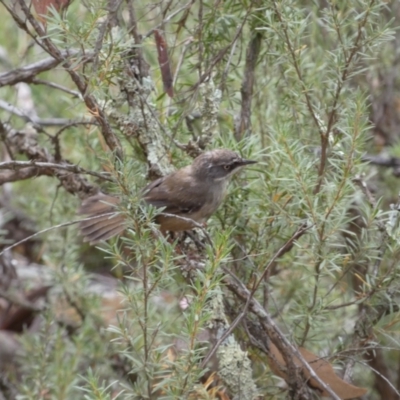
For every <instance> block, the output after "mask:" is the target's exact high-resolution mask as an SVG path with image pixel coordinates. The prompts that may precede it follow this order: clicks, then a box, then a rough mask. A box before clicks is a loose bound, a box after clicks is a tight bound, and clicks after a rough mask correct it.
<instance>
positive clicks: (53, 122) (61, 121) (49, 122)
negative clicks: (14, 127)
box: [0, 99, 94, 127]
mask: <svg viewBox="0 0 400 400" xmlns="http://www.w3.org/2000/svg"><path fill="white" fill-rule="evenodd" d="M0 108H2V109H3V110H5V111H7V112H9V113H11V114H14V115H16V116H17V117H20V118H23V119H24V120H25V121H26V122H30V123H32V124H33V125H35V126H41V127H42V126H63V125H77V124H80V125H93V124H94V121H93V120H81V121H79V120H76V121H74V120H71V119H66V118H45V119H42V118H38V117H35V116H33V115H28V114H26V113H25V112H24V111H22V110H21V109H19V108H18V107H15V106H13V105H12V104H10V103H7V102H6V101H4V100H1V99H0Z"/></svg>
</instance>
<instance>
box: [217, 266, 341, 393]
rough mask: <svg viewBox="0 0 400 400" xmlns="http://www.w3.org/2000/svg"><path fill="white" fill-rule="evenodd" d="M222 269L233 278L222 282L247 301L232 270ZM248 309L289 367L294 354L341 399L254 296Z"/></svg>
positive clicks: (312, 376) (241, 284) (328, 389)
mask: <svg viewBox="0 0 400 400" xmlns="http://www.w3.org/2000/svg"><path fill="white" fill-rule="evenodd" d="M224 271H225V272H226V273H227V274H229V275H230V276H231V277H232V278H233V279H230V278H228V277H225V278H224V280H223V282H224V283H225V285H226V287H227V288H228V289H229V290H231V291H232V292H233V293H235V294H236V295H237V296H238V297H240V298H241V299H242V300H245V301H246V302H247V300H248V299H249V297H251V292H250V291H249V290H248V289H247V288H246V286H245V285H244V284H243V283H242V282H241V281H240V279H239V278H237V277H236V276H235V275H234V274H233V272H232V271H230V270H229V269H224ZM249 309H250V311H252V312H253V313H254V314H255V315H256V316H257V317H258V319H259V321H260V323H261V325H262V327H263V328H264V329H265V330H266V332H267V334H268V336H269V337H270V338H271V339H272V338H274V339H276V340H275V341H274V343H275V342H276V343H275V345H276V346H277V347H278V350H279V351H280V352H281V353H282V356H283V357H284V359H285V361H286V364H287V366H288V368H289V369H290V367H291V365H290V364H292V365H293V368H294V369H296V367H295V365H294V363H293V361H292V360H291V359H292V357H293V356H295V357H296V358H297V359H298V360H299V361H300V363H301V364H302V366H303V367H304V369H306V370H307V372H308V373H309V374H310V378H312V379H315V380H316V381H317V382H318V384H319V385H320V386H321V387H322V388H323V389H324V390H325V391H326V392H328V393H329V394H330V395H331V396H332V398H333V399H335V400H341V399H340V397H339V396H338V395H337V394H336V393H335V392H334V391H333V390H332V389H331V388H330V387H329V386H328V385H327V384H326V383H325V382H324V381H323V380H322V379H321V378H320V377H319V376H318V375H317V374H316V373H315V371H314V370H313V369H312V368H311V367H310V364H309V363H308V362H307V361H306V360H305V359H304V357H303V356H302V354H301V353H300V352H299V350H298V349H297V348H296V347H295V346H294V345H292V344H291V343H290V342H289V340H288V339H287V338H286V337H285V335H284V334H283V332H281V330H280V329H279V328H278V327H277V325H276V324H275V322H274V321H273V320H272V318H271V317H270V315H269V314H268V313H267V311H266V310H265V309H264V308H263V307H262V306H261V304H260V303H259V302H258V301H257V300H256V299H255V298H254V297H253V298H251V299H250V306H249ZM288 376H290V374H288Z"/></svg>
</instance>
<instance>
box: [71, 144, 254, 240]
mask: <svg viewBox="0 0 400 400" xmlns="http://www.w3.org/2000/svg"><path fill="white" fill-rule="evenodd" d="M256 162H257V161H252V160H245V159H243V158H241V157H240V156H239V155H238V154H236V153H235V152H233V151H231V150H226V149H215V150H211V151H207V152H205V153H203V154H200V155H199V156H198V157H197V158H196V159H195V160H194V161H193V163H192V164H191V165H187V166H186V167H184V168H182V169H180V170H178V171H175V172H173V173H171V174H169V175H167V176H165V177H163V178H159V179H157V180H155V181H154V182H152V183H150V184H149V185H148V186H147V187H146V188H145V189H144V190H143V199H144V200H145V202H146V203H147V204H151V205H152V206H154V207H157V208H164V209H163V211H162V213H161V214H160V215H158V216H157V217H156V223H158V224H159V225H160V230H161V231H164V232H165V231H172V232H178V231H185V230H189V229H192V228H194V227H195V226H196V224H202V223H205V222H206V221H207V219H208V218H209V217H210V216H211V215H212V214H213V213H214V212H215V211H216V210H217V208H218V207H219V206H220V204H221V203H222V201H223V200H224V198H225V195H226V189H227V187H228V184H229V181H230V179H231V177H232V175H233V174H234V173H235V172H237V171H238V170H239V169H241V167H244V166H245V165H248V164H254V163H256ZM119 203H120V199H119V198H117V197H114V196H109V195H105V194H102V193H101V194H97V195H95V196H92V197H89V198H88V199H86V200H85V201H84V202H83V203H82V205H81V207H80V209H79V211H78V212H79V214H84V215H87V216H88V217H90V218H91V219H90V220H87V221H82V222H81V223H80V229H81V232H82V235H83V236H84V237H85V241H87V242H90V243H91V244H94V243H97V242H99V241H101V240H107V239H109V238H111V237H112V236H115V235H117V234H119V233H121V232H122V231H123V230H124V229H125V227H126V218H125V216H124V214H122V213H120V212H118V204H119ZM163 214H164V215H163ZM165 214H174V215H176V217H174V216H167V215H165ZM179 217H181V218H179Z"/></svg>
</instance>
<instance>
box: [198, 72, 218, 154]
mask: <svg viewBox="0 0 400 400" xmlns="http://www.w3.org/2000/svg"><path fill="white" fill-rule="evenodd" d="M200 95H201V99H202V100H203V104H202V107H201V109H200V112H201V116H202V127H201V128H202V129H201V131H202V135H201V137H200V138H199V145H200V147H202V148H204V147H206V145H207V144H209V143H210V142H211V140H212V138H213V137H214V136H217V135H218V133H219V132H218V113H219V107H220V104H221V97H222V93H221V91H220V90H219V89H216V88H215V85H214V82H213V81H212V80H210V81H208V82H205V83H202V84H201V85H200Z"/></svg>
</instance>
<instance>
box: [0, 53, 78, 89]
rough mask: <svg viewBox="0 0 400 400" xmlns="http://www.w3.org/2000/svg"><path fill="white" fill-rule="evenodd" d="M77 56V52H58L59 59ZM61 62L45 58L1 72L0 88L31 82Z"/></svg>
mask: <svg viewBox="0 0 400 400" xmlns="http://www.w3.org/2000/svg"><path fill="white" fill-rule="evenodd" d="M77 54H79V51H78V50H68V51H66V50H63V51H61V52H60V55H61V57H63V58H65V57H71V56H75V55H77ZM61 62H62V60H60V59H55V58H53V57H51V58H45V59H44V60H40V61H37V62H35V63H33V64H29V65H27V66H25V67H21V68H16V69H13V70H11V71H7V72H3V73H2V74H0V87H2V86H7V85H15V84H16V83H18V82H28V83H29V82H31V81H32V79H33V78H34V77H35V76H36V75H38V74H40V73H41V72H44V71H49V70H51V69H53V68H55V67H57V66H58V65H59V64H60V63H61Z"/></svg>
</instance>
